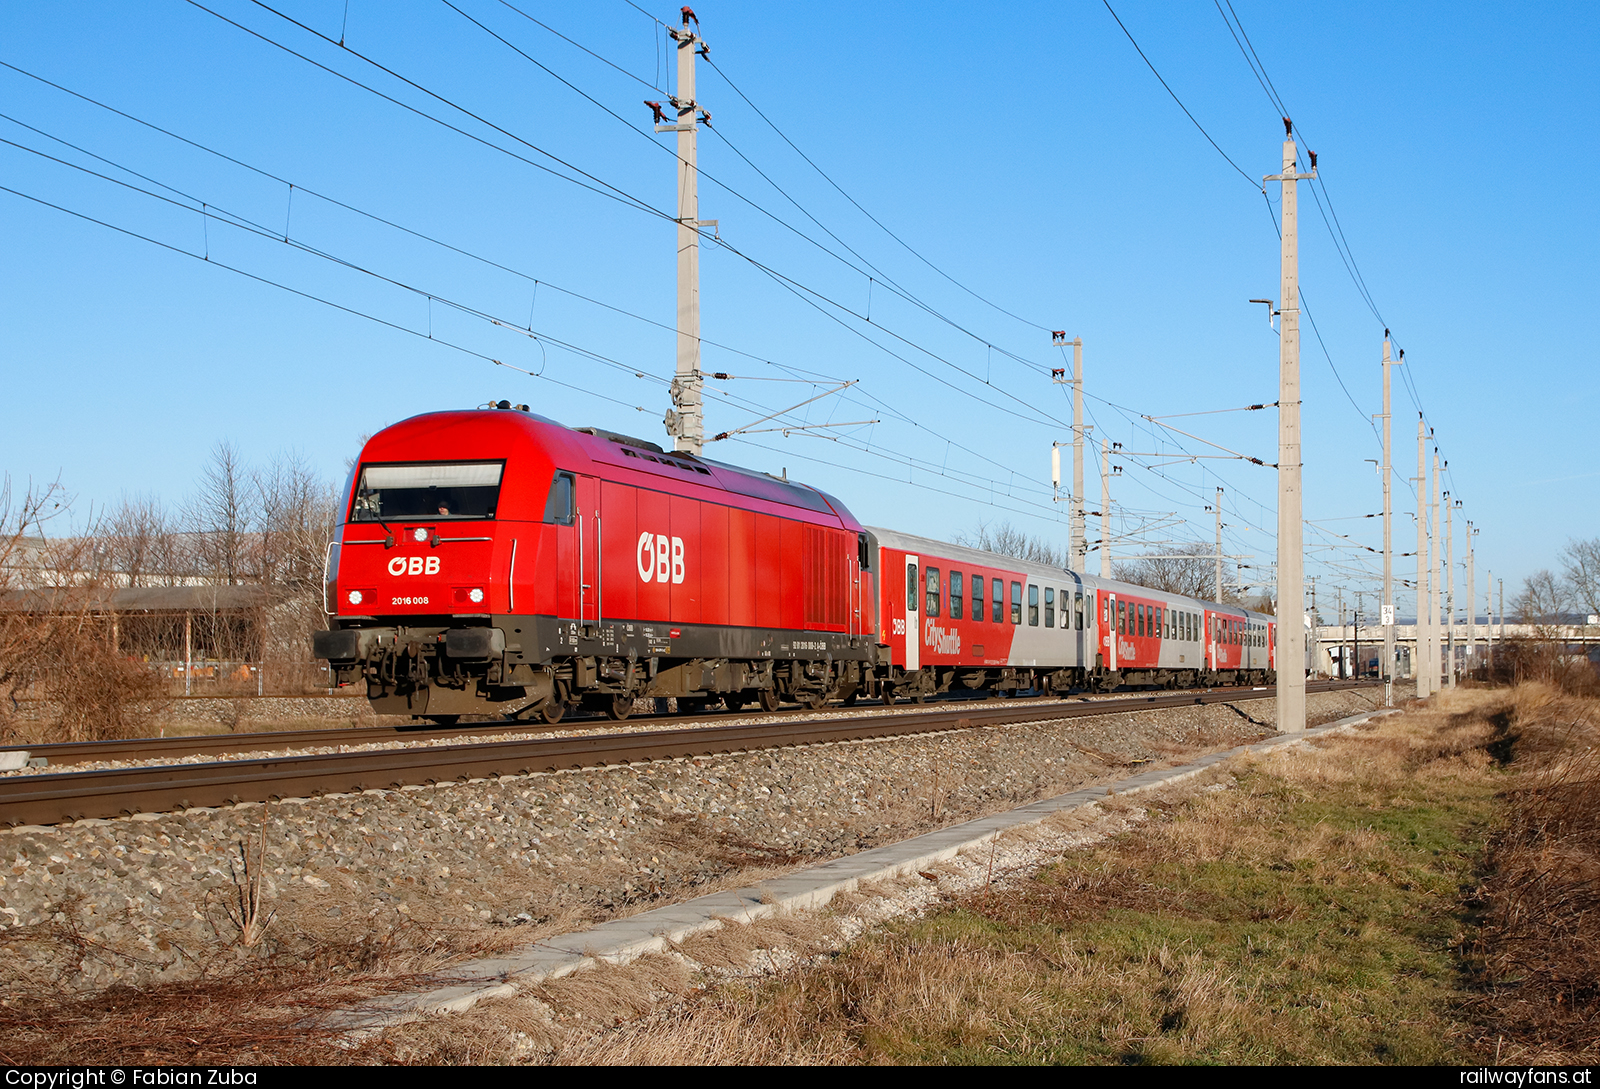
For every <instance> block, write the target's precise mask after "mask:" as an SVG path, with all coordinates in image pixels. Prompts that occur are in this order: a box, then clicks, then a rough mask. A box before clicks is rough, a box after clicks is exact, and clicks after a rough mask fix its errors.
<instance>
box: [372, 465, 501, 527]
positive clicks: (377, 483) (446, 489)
mask: <svg viewBox="0 0 1600 1089" xmlns="http://www.w3.org/2000/svg"><path fill="white" fill-rule="evenodd" d="M504 469H505V463H504V462H500V461H484V462H446V463H438V462H436V463H434V464H431V465H363V466H362V467H361V480H360V482H359V483H358V484H357V485H356V495H355V504H354V506H353V507H352V508H351V512H350V520H351V521H353V522H379V521H387V520H390V519H403V518H427V519H429V520H430V521H431V520H434V519H439V518H493V517H494V509H495V504H496V502H497V501H498V500H499V498H500V474H501V473H502V472H503V471H504Z"/></svg>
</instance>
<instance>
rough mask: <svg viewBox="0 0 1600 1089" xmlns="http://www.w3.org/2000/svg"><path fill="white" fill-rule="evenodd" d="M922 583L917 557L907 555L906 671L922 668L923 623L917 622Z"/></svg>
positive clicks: (911, 671)
mask: <svg viewBox="0 0 1600 1089" xmlns="http://www.w3.org/2000/svg"><path fill="white" fill-rule="evenodd" d="M921 597H922V584H921V582H919V581H918V578H917V557H915V556H907V557H906V625H905V627H906V672H907V673H913V672H915V671H916V670H919V669H921V668H922V638H921V636H922V625H921V624H919V623H917V615H918V609H917V601H918V599H919V598H921Z"/></svg>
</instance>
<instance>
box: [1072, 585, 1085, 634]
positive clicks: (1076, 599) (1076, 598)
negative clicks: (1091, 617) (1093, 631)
mask: <svg viewBox="0 0 1600 1089" xmlns="http://www.w3.org/2000/svg"><path fill="white" fill-rule="evenodd" d="M1072 610H1073V612H1074V613H1075V614H1076V615H1077V618H1078V630H1079V631H1082V630H1083V595H1082V594H1073V595H1072Z"/></svg>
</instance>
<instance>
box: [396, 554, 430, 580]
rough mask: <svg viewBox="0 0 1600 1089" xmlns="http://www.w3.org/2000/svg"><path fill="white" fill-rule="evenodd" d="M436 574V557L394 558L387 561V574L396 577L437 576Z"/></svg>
mask: <svg viewBox="0 0 1600 1089" xmlns="http://www.w3.org/2000/svg"><path fill="white" fill-rule="evenodd" d="M438 573H439V557H438V556H396V557H395V558H394V559H392V560H390V561H389V574H391V575H394V576H396V577H398V576H400V575H437V574H438Z"/></svg>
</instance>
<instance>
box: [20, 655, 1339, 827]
mask: <svg viewBox="0 0 1600 1089" xmlns="http://www.w3.org/2000/svg"><path fill="white" fill-rule="evenodd" d="M1362 687H1371V685H1370V684H1369V683H1368V682H1355V681H1326V682H1320V683H1316V684H1312V685H1308V686H1307V690H1308V691H1311V692H1329V691H1339V690H1343V689H1350V688H1362ZM1273 695H1274V693H1273V690H1272V689H1271V688H1257V689H1215V690H1212V691H1209V692H1183V693H1161V694H1153V695H1140V696H1132V697H1127V698H1121V699H1109V700H1096V701H1093V702H1086V703H1068V704H1063V703H1060V702H1058V701H1055V700H1049V701H1038V702H1035V701H1031V700H1006V701H996V702H976V701H974V702H960V703H954V702H953V703H949V704H946V705H942V706H934V707H926V708H922V709H918V710H914V711H909V712H905V713H892V714H878V715H869V716H848V717H833V718H828V719H820V720H819V719H817V718H815V717H814V713H812V712H795V713H793V714H791V715H787V716H784V717H783V718H782V719H781V720H779V721H768V722H761V723H757V724H746V725H730V726H700V727H698V728H689V729H685V728H683V727H682V726H681V725H679V726H678V727H677V728H669V729H661V730H643V731H639V730H636V731H631V732H628V733H606V734H589V735H586V736H577V737H571V736H567V737H563V736H554V737H539V738H532V739H527V738H522V739H517V740H510V741H474V742H470V743H464V744H459V745H427V746H407V747H397V748H385V749H378V750H371V751H365V752H355V753H322V754H304V755H301V754H284V755H275V756H270V757H264V758H256V759H248V760H227V761H216V762H209V763H201V764H177V765H157V766H149V765H145V766H139V767H129V768H108V769H103V770H95V771H79V772H60V773H50V774H40V775H27V776H15V777H7V778H0V825H11V826H13V827H14V826H17V825H35V824H43V825H48V824H58V823H63V822H67V821H73V820H81V819H85V818H114V817H119V816H127V815H131V814H135V813H159V812H167V811H170V810H173V809H189V808H195V807H208V806H221V805H230V804H235V803H239V802H247V801H273V800H277V799H281V798H298V797H314V796H317V795H320V794H333V793H352V792H359V791H363V790H371V789H394V788H398V787H402V786H408V785H416V784H429V783H440V782H457V781H465V780H470V779H483V778H491V777H495V776H502V775H527V774H532V773H537V772H552V771H563V770H569V769H577V768H585V767H600V766H605V765H613V764H625V763H634V762H638V761H646V760H662V759H673V758H679V757H695V756H706V755H715V754H721V753H729V752H737V751H741V750H747V749H760V748H773V747H778V746H786V745H809V744H819V743H824V742H836V741H858V740H865V739H868V738H879V737H896V736H905V735H909V734H919V733H934V732H938V731H942V730H951V729H968V728H972V727H978V726H1002V725H1013V724H1020V723H1027V722H1039V721H1048V720H1053V719H1063V718H1082V717H1090V716H1095V715H1108V714H1119V713H1126V712H1129V711H1146V710H1156V709H1160V708H1169V707H1184V706H1193V705H1196V704H1207V703H1230V702H1240V701H1246V700H1257V699H1271V698H1273ZM678 721H679V722H680V723H681V721H682V720H678ZM484 725H486V726H494V727H497V728H498V729H497V731H496V732H508V731H518V732H526V731H527V729H528V726H527V725H526V724H520V723H515V724H504V725H503V727H502V724H498V723H486V724H484ZM370 729H387V730H388V731H389V733H388V737H389V738H391V739H392V738H394V737H397V736H399V737H416V738H419V739H420V738H423V737H429V738H437V737H441V736H443V737H448V736H452V735H458V734H460V733H461V728H460V727H457V728H454V729H451V730H448V731H446V730H418V731H412V732H409V733H408V732H404V731H403V730H402V729H396V728H392V727H390V728H370ZM471 729H472V730H473V731H474V732H475V733H477V734H479V735H480V736H481V735H482V733H483V731H481V730H479V729H478V727H476V726H474V727H471ZM308 732H311V731H300V733H308ZM357 732H358V731H357V730H350V729H345V730H333V731H314V732H311V733H315V734H316V735H317V736H318V737H319V738H320V741H319V742H318V743H320V744H349V743H350V742H351V741H353V740H354V738H353V737H352V736H351V735H353V734H355V733H357ZM244 736H250V735H232V736H231V737H228V738H218V739H217V740H219V741H226V742H228V743H229V745H230V747H232V748H234V749H235V750H237V749H238V743H239V741H240V740H241V739H242V737H244ZM254 736H257V737H261V738H272V739H276V740H275V746H276V747H282V744H283V740H284V738H285V737H288V736H293V735H292V734H261V735H254ZM143 740H145V741H150V740H170V741H174V742H177V741H186V742H190V743H191V747H190V748H189V749H188V750H187V754H189V755H193V754H194V753H195V752H196V751H197V750H195V749H194V748H193V747H192V743H193V742H195V741H197V740H206V739H195V738H170V739H143ZM85 744H87V743H85ZM31 751H38V752H41V753H43V751H44V750H43V749H40V750H31ZM79 751H83V750H79ZM198 751H200V752H205V751H209V750H204V749H202V750H198ZM108 758H109V759H143V758H147V757H138V756H133V755H132V750H122V755H120V756H117V757H107V756H104V755H101V756H95V757H93V759H108Z"/></svg>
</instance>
